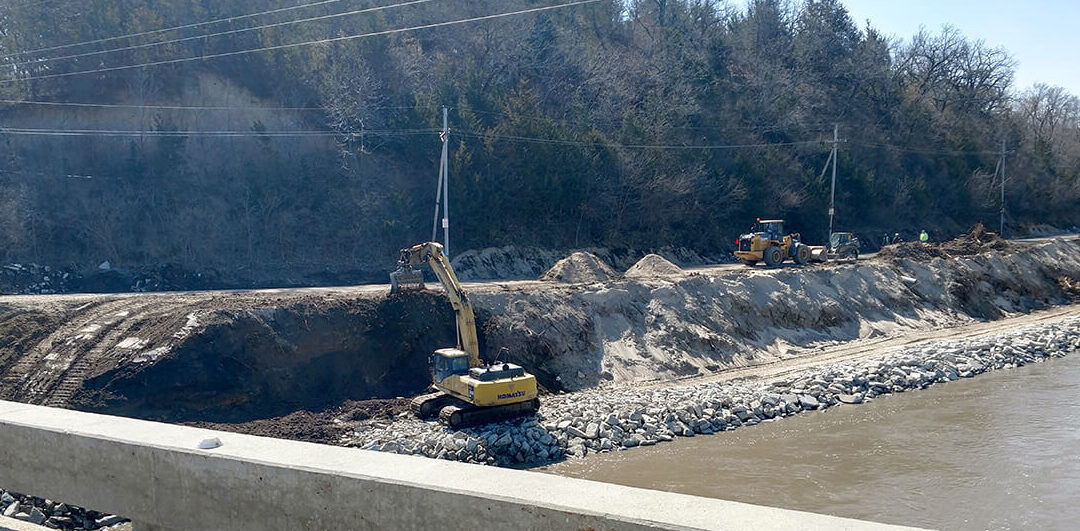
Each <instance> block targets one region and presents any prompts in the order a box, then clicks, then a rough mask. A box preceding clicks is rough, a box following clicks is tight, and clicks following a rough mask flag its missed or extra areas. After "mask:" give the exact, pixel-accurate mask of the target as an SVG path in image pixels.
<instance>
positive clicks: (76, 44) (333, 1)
mask: <svg viewBox="0 0 1080 531" xmlns="http://www.w3.org/2000/svg"><path fill="white" fill-rule="evenodd" d="M342 1H344V0H323V1H321V2H312V3H310V4H300V5H298V6H291V7H283V8H280V9H272V10H269V11H259V12H257V13H249V14H247V15H237V16H235V17H225V18H219V19H215V20H208V21H206V22H196V23H193V24H184V25H182V26H173V27H171V28H161V29H156V30H149V31H143V32H139V33H129V34H127V35H117V36H116V37H106V38H103V39H95V40H92V41H83V42H73V43H70V44H62V45H59V46H50V47H48V48H37V49H34V50H24V51H21V52H14V53H10V54H6V55H4V58H5V59H6V58H11V57H19V56H22V55H29V54H36V53H42V52H52V51H56V50H65V49H68V48H75V47H79V46H88V45H91V44H100V43H103V42H112V41H118V40H121V39H132V38H136V37H145V36H147V35H157V34H159V33H167V32H170V31H177V30H184V29H191V28H198V27H202V26H209V25H211V24H218V23H224V22H236V21H237V20H244V19H248V18H253V17H260V16H263V15H272V14H276V13H283V12H286V11H294V10H297V9H304V8H308V7H316V6H321V5H325V4H336V3H338V2H342ZM27 3H29V2H27Z"/></svg>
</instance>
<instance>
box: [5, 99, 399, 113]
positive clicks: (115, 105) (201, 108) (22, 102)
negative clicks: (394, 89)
mask: <svg viewBox="0 0 1080 531" xmlns="http://www.w3.org/2000/svg"><path fill="white" fill-rule="evenodd" d="M0 104H5V105H38V106H43V107H86V108H101V109H151V110H168V111H323V110H326V109H325V108H324V107H259V106H252V107H221V106H219V107H215V106H208V105H134V104H120V103H81V102H68V101H25V100H0ZM396 108H398V107H380V108H379V109H380V110H381V109H396ZM402 108H406V109H412V108H413V107H402Z"/></svg>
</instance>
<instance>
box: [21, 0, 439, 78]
mask: <svg viewBox="0 0 1080 531" xmlns="http://www.w3.org/2000/svg"><path fill="white" fill-rule="evenodd" d="M434 1H435V0H411V1H409V2H402V3H400V4H392V5H388V6H379V7H369V8H365V9H356V10H353V11H346V12H344V13H335V14H332V15H321V16H318V17H310V18H303V19H298V20H290V21H286V22H276V23H274V24H265V25H262V26H252V27H250V28H240V29H235V30H229V31H221V32H218V33H207V34H204V35H193V36H191V37H182V38H178V39H170V40H167V41H159V42H148V43H144V44H136V45H132V46H124V47H122V48H111V49H108V50H99V51H95V52H83V53H77V54H72V55H62V56H59V57H49V58H46V59H30V60H27V61H22V62H19V63H14V64H11V65H8V66H12V67H18V66H26V65H41V64H45V63H48V62H52V61H62V60H65V59H79V58H82V57H90V56H93V55H103V54H108V53H117V52H126V51H131V50H142V49H146V48H154V47H157V46H165V45H167V44H177V43H181V42H189V41H197V40H201V39H210V38H213V37H223V36H225V35H236V34H239V33H246V32H249V31H258V30H264V29H270V28H280V27H282V26H291V25H293V24H303V23H307V22H317V21H320V20H329V19H332V18H340V17H348V16H353V15H362V14H364V13H373V12H376V11H384V10H387V9H393V8H398V7H408V6H411V5H415V4H425V3H427V2H434Z"/></svg>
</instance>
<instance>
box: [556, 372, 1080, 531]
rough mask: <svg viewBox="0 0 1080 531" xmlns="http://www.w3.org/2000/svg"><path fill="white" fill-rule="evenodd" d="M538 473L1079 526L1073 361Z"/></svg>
mask: <svg viewBox="0 0 1080 531" xmlns="http://www.w3.org/2000/svg"><path fill="white" fill-rule="evenodd" d="M543 471H545V472H549V473H554V474H558V475H563V476H570V477H577V478H586V479H592V480H596V481H603V482H608V483H618V484H622V485H629V486H635V487H643V488H647V489H655V490H663V491H673V492H681V493H685V494H694V495H698V496H706V497H710V498H721V499H725V500H734V501H741V502H747V503H754V504H760V505H770V506H777V507H784V508H789V509H798V510H803V511H810V512H815V513H825V514H832V515H837V516H846V517H852V518H859V519H865V520H873V521H877V522H886V523H893V524H905V525H912V526H919V527H929V528H938V529H1076V528H1077V526H1080V353H1074V354H1072V355H1069V356H1066V357H1064V358H1058V359H1051V360H1049V361H1046V362H1044V363H1039V364H1032V365H1027V366H1025V367H1020V368H1016V369H1010V370H1001V371H995V372H992V373H987V374H984V375H981V376H978V377H976V378H971V379H965V380H960V381H955V382H950V383H947V384H939V385H936V386H934V387H931V388H929V389H925V390H921V391H913V392H907V393H900V394H894V395H887V396H883V397H879V398H877V399H876V400H874V401H873V402H870V403H867V404H862V405H857V406H851V405H844V406H840V407H834V408H832V409H829V410H827V411H822V412H816V411H815V412H808V413H804V414H802V415H798V416H795V417H790V418H786V419H782V420H779V421H775V422H767V423H763V424H761V425H758V426H754V427H750V428H741V429H738V430H735V431H731V432H724V433H721V434H716V435H711V436H697V437H693V438H686V439H684V438H677V439H676V440H675V441H674V442H670V443H663V444H660V445H657V446H652V447H647V448H635V449H633V450H630V451H625V452H614V453H608V454H594V455H589V456H588V457H587V458H586V459H583V460H569V461H565V462H562V463H559V464H556V465H553V466H550V467H546V468H545V469H544V470H543Z"/></svg>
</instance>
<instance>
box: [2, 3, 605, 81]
mask: <svg viewBox="0 0 1080 531" xmlns="http://www.w3.org/2000/svg"><path fill="white" fill-rule="evenodd" d="M599 1H600V0H579V1H576V2H568V3H564V4H557V5H553V6H544V7H534V8H531V9H521V10H518V11H510V12H506V13H495V14H492V15H483V16H478V17H471V18H465V19H459V20H451V21H447V22H435V23H431V24H422V25H418V26H410V27H406V28H397V29H392V30H383V31H375V32H370V33H359V34H354V35H345V36H341V37H333V38H329V39H318V40H313V41H303V42H296V43H291V44H279V45H276V46H264V47H261V48H253V49H249V50H236V51H232V52H222V53H216V54H209V55H202V56H199V57H184V58H180V59H169V60H164V61H153V62H149V63H142V64H135V65H124V66H113V67H107V68H95V69H93V70H80V71H77V72H64V73H58V74H43V75H39V76H28V77H24V78H16V79H4V80H0V83H17V82H21V81H33V80H38V79H53V78H60V77H70V76H78V75H85V74H101V73H106V72H116V71H121V70H130V69H133V68H143V67H147V66H162V65H170V64H179V63H189V62H192V61H204V60H207V59H217V58H221V57H232V56H237V55H246V54H250V53H255V52H266V51H274V50H286V49H290V48H298V47H301V46H311V45H316V44H329V43H334V42H343V41H350V40H355V39H363V38H366V37H378V36H382V35H393V34H396V33H405V32H410V31H418V30H425V29H432V28H440V27H444V26H453V25H457V24H466V23H469V22H479V21H483V20H494V19H499V18H505V17H510V16H514V15H524V14H527V13H539V12H542V11H550V10H553V9H560V8H564V7H571V6H578V5H584V4H592V3H595V2H599Z"/></svg>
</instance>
